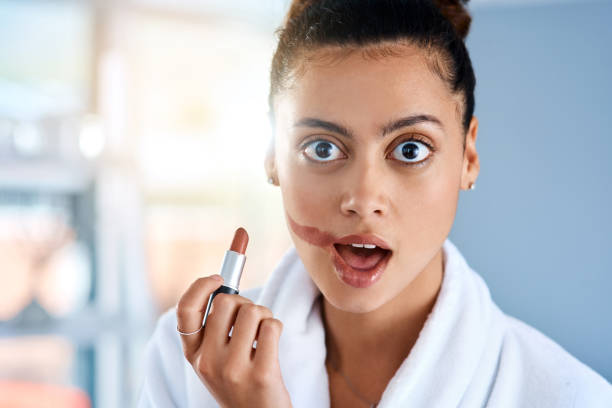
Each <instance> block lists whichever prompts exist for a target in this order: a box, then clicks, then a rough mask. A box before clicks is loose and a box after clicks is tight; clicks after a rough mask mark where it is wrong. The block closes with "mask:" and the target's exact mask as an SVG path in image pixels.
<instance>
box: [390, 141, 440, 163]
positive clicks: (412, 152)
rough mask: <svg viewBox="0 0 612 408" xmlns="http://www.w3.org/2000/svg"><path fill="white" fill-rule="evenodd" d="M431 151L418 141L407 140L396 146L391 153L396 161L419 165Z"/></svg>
mask: <svg viewBox="0 0 612 408" xmlns="http://www.w3.org/2000/svg"><path fill="white" fill-rule="evenodd" d="M430 153H431V149H430V148H429V147H428V146H427V145H426V144H425V143H423V142H419V141H418V140H408V141H405V142H403V143H400V144H399V145H397V147H396V148H395V149H393V152H392V153H391V154H392V155H393V157H394V158H395V159H397V160H400V161H403V162H405V163H419V162H421V161H423V160H425V159H426V158H427V157H429V155H430Z"/></svg>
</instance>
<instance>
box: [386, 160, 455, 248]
mask: <svg viewBox="0 0 612 408" xmlns="http://www.w3.org/2000/svg"><path fill="white" fill-rule="evenodd" d="M438 164H439V165H438V166H435V168H433V169H430V170H432V171H430V172H428V174H426V176H425V177H423V178H422V179H419V180H418V181H414V182H413V183H412V184H411V186H410V188H404V189H402V192H401V196H396V198H395V201H396V203H400V205H401V207H400V208H399V209H398V215H399V217H400V218H401V219H402V221H401V223H400V224H402V225H403V226H404V228H405V231H411V232H412V233H410V234H402V237H405V239H406V240H407V241H408V242H409V243H410V244H411V245H415V246H417V247H418V246H421V245H430V244H431V243H432V242H434V241H435V242H438V241H440V240H441V239H442V238H443V237H446V236H447V235H448V233H449V232H450V229H451V227H452V223H453V220H454V217H455V212H456V209H457V201H458V194H459V192H458V189H459V187H458V186H459V183H460V177H461V172H460V163H454V162H452V161H449V160H446V159H445V160H444V161H439V163H438ZM426 243H427V244H426Z"/></svg>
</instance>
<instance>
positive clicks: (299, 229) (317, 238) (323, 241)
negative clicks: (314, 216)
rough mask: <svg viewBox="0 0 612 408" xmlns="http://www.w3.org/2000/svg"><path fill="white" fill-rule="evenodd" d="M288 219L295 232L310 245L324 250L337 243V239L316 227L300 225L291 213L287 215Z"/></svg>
mask: <svg viewBox="0 0 612 408" xmlns="http://www.w3.org/2000/svg"><path fill="white" fill-rule="evenodd" d="M287 219H289V224H290V225H291V229H292V230H293V232H295V234H296V235H297V236H299V237H300V238H302V239H303V240H304V241H306V242H308V243H309V244H312V245H316V246H319V247H323V248H324V247H327V246H329V245H332V244H333V243H334V242H335V241H336V237H335V236H333V235H332V234H330V233H329V232H324V231H321V230H320V229H318V228H316V227H307V226H306V225H300V224H298V223H297V222H295V220H294V219H293V218H291V216H290V215H289V213H287Z"/></svg>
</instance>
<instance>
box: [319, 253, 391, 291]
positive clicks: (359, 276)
mask: <svg viewBox="0 0 612 408" xmlns="http://www.w3.org/2000/svg"><path fill="white" fill-rule="evenodd" d="M330 247H331V252H332V256H333V258H334V260H333V262H334V267H335V270H336V273H337V274H338V277H339V278H340V279H341V280H342V281H343V282H344V283H346V284H347V285H350V286H352V287H354V288H367V287H369V286H371V285H373V284H374V283H376V282H377V281H378V280H379V279H380V277H381V276H382V274H383V272H384V271H385V268H386V267H387V263H389V259H390V258H391V256H392V254H393V252H391V251H389V252H388V253H387V255H386V256H385V257H384V258H383V259H381V260H380V262H378V263H377V264H376V265H375V266H374V267H373V268H370V269H356V268H353V267H351V266H350V265H349V264H347V263H346V262H345V261H344V259H343V258H342V257H341V256H340V254H339V253H338V251H337V250H336V247H334V246H333V245H330Z"/></svg>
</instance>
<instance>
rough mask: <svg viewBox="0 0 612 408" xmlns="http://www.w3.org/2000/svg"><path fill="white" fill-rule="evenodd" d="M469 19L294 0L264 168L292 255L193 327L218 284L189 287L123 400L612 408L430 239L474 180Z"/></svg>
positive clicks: (407, 6)
mask: <svg viewBox="0 0 612 408" xmlns="http://www.w3.org/2000/svg"><path fill="white" fill-rule="evenodd" d="M470 21H471V18H470V16H469V15H468V13H467V12H466V10H465V8H464V5H463V4H462V3H461V2H459V1H458V0H455V1H452V0H448V1H442V0H437V1H432V0H376V1H374V0H309V1H294V3H293V4H292V5H291V7H290V10H289V12H288V15H287V18H286V20H285V23H284V27H283V29H282V30H281V31H280V38H279V43H278V48H277V50H276V53H275V55H274V58H273V62H272V72H271V89H270V99H269V101H270V112H271V119H272V122H273V125H274V141H273V143H272V145H271V147H270V151H269V153H268V156H267V157H266V161H265V167H266V171H267V173H268V176H269V182H271V183H273V184H275V185H277V186H279V187H280V189H281V192H282V198H283V203H284V210H285V218H286V221H287V225H288V228H289V231H290V234H291V238H292V240H293V243H294V245H295V248H292V249H291V250H289V252H288V253H287V254H286V255H285V256H284V258H283V259H282V260H281V261H280V263H279V264H278V266H277V267H276V269H275V270H274V272H273V274H272V276H271V277H270V278H269V280H268V281H267V283H266V284H265V285H264V286H263V288H258V289H255V290H251V291H247V292H245V293H244V294H243V295H218V296H216V297H215V300H214V302H213V308H212V311H211V313H210V315H209V316H208V319H207V322H206V327H205V330H201V327H202V319H203V313H204V308H205V307H206V302H207V299H208V297H209V295H210V294H211V293H212V292H213V291H214V290H216V289H217V288H218V287H219V286H220V285H221V283H222V281H221V279H220V277H219V276H214V275H213V276H208V277H204V278H201V279H198V280H196V281H195V282H193V284H192V285H191V286H190V287H189V289H188V290H187V291H186V292H185V293H184V294H183V296H182V297H181V299H180V301H179V302H178V305H177V308H176V310H174V309H172V310H170V311H168V312H167V313H166V314H165V315H164V316H162V317H161V319H160V322H159V324H158V327H157V329H156V331H155V333H154V335H153V338H152V339H151V341H150V343H149V346H148V349H147V369H146V379H145V382H144V386H143V389H142V393H141V398H140V406H142V407H174V406H180V407H196V406H197V407H208V406H223V407H289V406H294V407H326V406H332V407H368V406H379V407H457V406H461V407H483V406H491V407H527V406H533V407H536V406H537V407H574V406H575V407H586V406H588V407H598V406H601V407H604V406H606V407H610V406H612V387H611V386H610V384H609V383H608V382H607V381H606V380H605V379H603V378H602V377H601V376H599V375H598V374H596V373H595V372H594V371H592V370H591V369H590V368H588V367H587V366H585V365H584V364H582V363H580V362H579V361H578V360H576V359H575V358H573V357H572V356H571V355H569V354H568V353H567V352H566V351H565V350H564V349H562V348H561V347H560V346H559V345H557V344H556V343H554V342H553V341H552V340H550V339H548V338H547V337H545V336H544V335H543V334H541V333H540V332H538V331H537V330H535V329H534V328H531V327H529V326H527V325H526V324H524V323H522V322H520V321H518V320H516V319H514V318H512V317H510V316H507V315H505V314H504V313H503V312H501V311H500V310H499V308H498V307H497V306H496V305H495V303H493V301H492V300H491V298H490V296H489V291H488V289H487V287H486V284H485V283H484V281H483V280H482V279H481V278H480V276H479V275H478V274H476V273H475V272H474V271H473V270H472V269H471V268H470V267H469V266H468V264H467V263H466V261H465V259H464V258H463V257H462V255H461V254H460V252H459V251H458V249H457V248H456V247H455V246H454V245H453V244H452V243H451V242H450V241H449V240H448V239H447V236H448V234H449V231H450V229H451V226H452V224H453V220H454V217H455V211H456V208H457V201H458V198H459V192H460V190H469V189H471V188H473V186H474V183H475V182H476V178H477V176H478V171H479V160H478V153H477V151H476V136H477V132H478V120H477V119H476V117H474V116H473V112H474V86H475V78H474V73H473V70H472V66H471V62H470V58H469V55H468V52H467V50H466V47H465V44H464V39H465V37H466V35H467V33H468V30H469V26H470ZM232 327H233V331H232V335H231V337H230V336H228V333H229V331H230V329H231V328H232ZM177 329H178V330H179V331H181V332H183V333H189V334H179V333H177ZM254 340H257V343H256V348H253V341H254Z"/></svg>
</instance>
